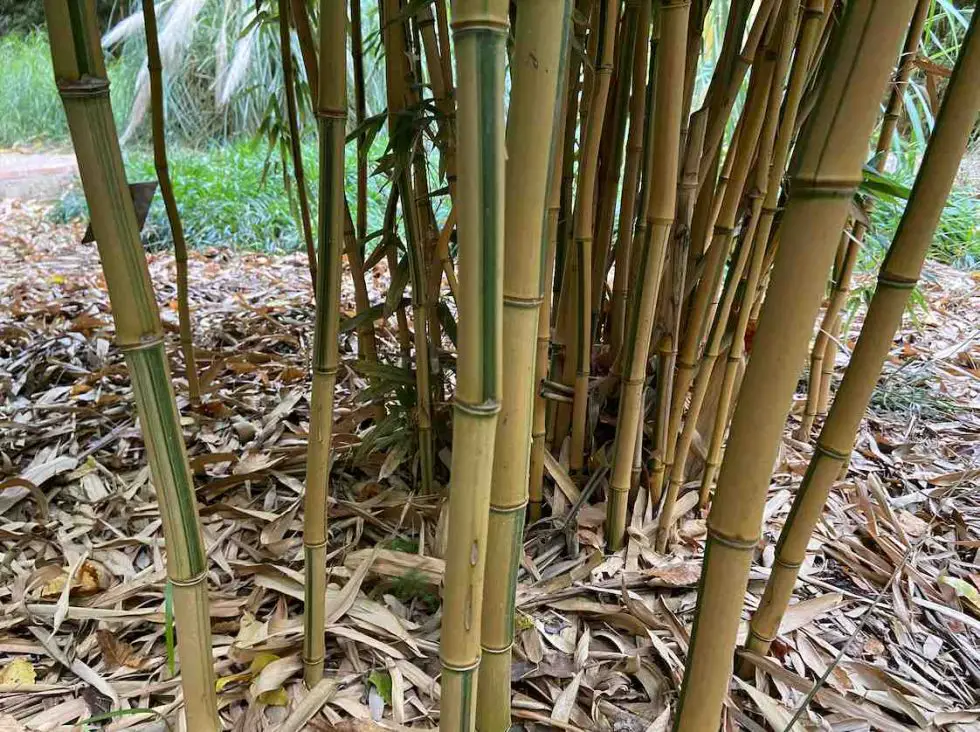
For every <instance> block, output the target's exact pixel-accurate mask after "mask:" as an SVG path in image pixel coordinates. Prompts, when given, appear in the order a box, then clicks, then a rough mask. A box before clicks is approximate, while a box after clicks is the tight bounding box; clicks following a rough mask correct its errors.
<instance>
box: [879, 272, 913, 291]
mask: <svg viewBox="0 0 980 732" xmlns="http://www.w3.org/2000/svg"><path fill="white" fill-rule="evenodd" d="M917 284H919V282H918V280H907V279H904V278H901V277H892V276H889V275H888V274H887V273H882V274H880V275H878V287H890V288H892V289H893V290H914V289H915V286H916V285H917Z"/></svg>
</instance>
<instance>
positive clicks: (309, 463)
mask: <svg viewBox="0 0 980 732" xmlns="http://www.w3.org/2000/svg"><path fill="white" fill-rule="evenodd" d="M319 25H320V88H319V90H318V94H317V118H318V120H319V138H320V193H319V198H318V206H319V209H318V217H317V220H318V232H317V233H318V236H317V239H318V248H319V252H318V260H319V266H318V268H317V283H316V286H317V298H316V322H315V330H314V334H313V385H312V387H311V397H310V438H309V446H308V447H307V454H306V496H305V499H304V518H303V551H304V556H305V560H306V582H305V598H304V615H303V619H304V624H303V630H304V637H303V677H304V680H305V681H306V685H307V686H308V687H309V688H311V689H312V688H313V687H314V686H315V685H316V684H317V683H319V682H320V680H321V679H322V678H323V660H324V655H325V644H324V626H325V617H324V612H325V606H326V596H327V595H326V593H327V574H326V572H327V567H326V560H327V538H328V537H327V499H328V496H329V480H330V438H331V432H332V429H333V394H334V386H335V385H336V381H337V361H338V354H337V338H338V330H339V324H340V278H341V271H342V267H341V251H342V247H343V243H344V224H345V220H346V215H345V211H344V207H345V198H344V136H345V133H346V125H347V60H346V47H345V33H346V27H347V14H346V8H345V6H344V0H320V24H319Z"/></svg>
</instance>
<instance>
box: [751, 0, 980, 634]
mask: <svg viewBox="0 0 980 732" xmlns="http://www.w3.org/2000/svg"><path fill="white" fill-rule="evenodd" d="M977 22H978V20H977V15H976V14H974V16H973V18H972V19H971V21H970V28H969V30H968V31H967V34H966V38H965V39H964V41H963V45H962V50H961V52H960V57H959V59H958V61H957V64H956V68H955V69H954V71H953V76H952V79H951V81H950V83H949V87H948V88H947V89H946V92H945V100H944V102H943V105H942V108H941V109H940V112H939V115H938V117H937V119H936V125H935V127H934V128H933V132H932V137H931V139H930V141H929V146H928V148H927V149H926V153H925V157H924V158H923V161H922V167H921V169H920V170H919V175H918V177H917V178H916V181H915V185H914V187H913V189H912V195H911V197H910V198H909V202H908V205H907V206H906V208H905V214H904V215H903V216H902V220H901V222H900V223H899V226H898V231H897V232H896V234H895V239H894V240H893V242H892V244H891V247H890V248H889V251H888V254H887V256H886V257H885V261H884V263H883V264H882V266H881V272H880V273H879V275H878V286H877V289H876V290H875V294H874V296H873V297H872V299H871V304H870V305H869V306H868V312H867V315H866V316H865V319H864V327H863V328H862V330H861V335H860V337H859V338H858V341H857V344H856V345H855V347H854V352H853V353H852V354H851V360H850V364H849V366H848V368H847V371H845V373H844V378H843V381H842V382H841V385H840V388H839V390H838V392H837V397H836V399H835V400H834V404H833V406H832V407H831V409H830V414H829V415H828V416H827V421H826V422H825V424H824V426H823V429H822V430H821V432H820V438H819V439H818V440H817V446H816V450H815V451H814V454H813V457H812V458H811V460H810V465H809V467H808V469H807V472H806V474H805V476H804V478H803V483H802V485H801V486H800V488H799V490H798V491H797V493H796V499H795V500H794V502H793V507H792V509H791V511H790V515H789V518H788V519H787V522H786V527H785V529H784V530H783V533H782V534H781V535H780V537H779V544H778V545H777V547H776V561H775V563H774V564H773V571H772V575H771V576H770V578H769V582H768V583H767V585H766V590H765V594H764V595H763V598H762V603H761V604H760V606H759V609H758V611H756V613H755V615H754V616H753V618H752V623H751V632H750V637H749V640H748V647H749V648H750V649H751V650H753V651H755V652H757V653H766V652H767V651H768V650H769V645H770V643H771V642H772V640H773V639H774V638H775V635H776V632H777V630H778V628H779V623H780V621H781V620H782V617H783V614H784V613H785V611H786V607H787V605H788V603H789V600H790V598H791V597H792V594H793V585H794V584H795V582H796V577H797V575H798V573H799V568H800V566H801V565H802V563H803V560H804V558H805V556H806V547H807V543H808V542H809V540H810V535H811V534H812V533H813V529H814V527H815V526H816V523H817V521H818V520H819V518H820V514H821V513H822V512H823V508H824V504H825V503H826V500H827V496H828V494H829V492H830V488H831V487H832V486H833V484H834V482H835V481H836V480H837V476H838V475H839V474H840V470H841V467H842V466H843V464H844V462H845V461H846V460H847V456H848V454H849V453H850V451H851V448H852V446H853V444H854V436H855V434H857V430H858V427H859V426H860V424H861V419H862V418H863V416H864V410H865V409H866V408H867V406H868V402H869V400H870V399H871V393H872V392H873V391H874V388H875V385H876V383H877V381H878V375H879V374H880V373H881V367H882V364H883V363H884V361H885V358H886V357H887V356H888V352H889V350H890V349H891V346H892V339H893V337H894V334H895V331H896V330H897V329H898V327H899V326H900V325H901V322H902V315H903V313H904V311H905V306H906V304H907V302H908V298H909V295H910V294H911V292H912V290H913V289H914V288H915V285H916V283H917V282H918V279H919V275H920V272H921V270H922V263H923V262H924V261H925V257H926V253H927V251H928V249H929V245H930V244H931V243H932V237H933V233H934V232H935V229H936V225H937V223H938V222H939V216H940V213H941V212H942V210H943V206H945V204H946V199H947V196H948V195H949V191H950V189H951V187H952V184H953V180H954V179H955V177H956V172H957V169H958V168H959V161H960V159H961V158H962V156H963V153H964V152H965V151H966V148H967V144H968V143H969V139H970V133H971V131H972V129H973V127H974V124H975V123H976V119H977V114H978V112H980V84H977V81H976V80H977V78H978V76H980V34H978V33H977V30H976V26H977Z"/></svg>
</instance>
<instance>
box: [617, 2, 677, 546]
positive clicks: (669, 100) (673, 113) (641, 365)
mask: <svg viewBox="0 0 980 732" xmlns="http://www.w3.org/2000/svg"><path fill="white" fill-rule="evenodd" d="M658 10H659V24H660V40H659V43H658V46H657V64H656V81H655V82H654V94H655V97H654V103H653V105H652V107H653V116H652V117H651V120H650V126H649V135H650V137H649V141H648V143H647V144H648V146H649V148H648V150H649V153H648V154H649V155H650V158H651V161H652V165H651V167H650V168H649V173H650V175H649V178H648V182H647V184H646V194H645V195H647V196H649V205H648V206H646V205H645V208H647V218H648V219H649V222H650V226H649V228H648V229H647V231H646V233H645V237H644V239H643V240H642V241H640V242H639V243H640V249H639V251H638V252H637V257H638V261H637V266H638V272H639V273H640V275H641V276H640V279H639V281H638V284H637V286H636V287H637V289H638V292H637V297H636V301H635V303H634V305H633V306H632V308H631V309H630V313H629V316H628V318H629V320H628V323H627V331H626V332H627V335H626V338H625V339H624V341H623V349H624V360H623V374H624V379H623V384H622V391H621V395H620V402H619V416H618V420H617V424H616V437H615V442H614V448H613V450H614V457H613V467H612V476H611V478H610V483H609V497H608V506H607V512H606V543H607V546H608V548H609V550H610V551H616V550H618V549H619V548H620V547H621V546H622V545H623V537H624V535H625V532H626V509H627V499H628V496H629V490H630V477H631V476H630V474H631V472H632V467H633V453H634V450H635V447H636V434H637V431H638V430H639V428H640V408H641V407H642V403H643V384H644V381H645V377H646V363H647V356H648V354H649V350H650V337H651V334H652V328H653V318H654V315H655V310H656V307H657V295H658V291H659V287H660V277H661V272H662V270H663V262H664V255H665V253H666V251H667V244H668V239H669V238H670V231H671V226H672V225H673V222H674V208H675V205H676V201H677V174H678V170H679V167H680V160H679V158H680V136H681V114H682V107H683V102H684V88H683V84H678V83H675V82H676V81H677V79H683V78H684V65H685V62H686V56H687V23H688V17H689V14H690V10H691V3H690V0H660V3H659V8H658Z"/></svg>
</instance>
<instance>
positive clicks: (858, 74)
mask: <svg viewBox="0 0 980 732" xmlns="http://www.w3.org/2000/svg"><path fill="white" fill-rule="evenodd" d="M911 13H912V0H852V1H851V2H850V3H848V5H847V9H846V10H845V16H844V19H843V22H842V26H841V29H840V31H839V32H838V33H837V34H836V35H835V43H834V46H833V47H832V48H831V49H830V50H829V51H828V53H829V54H830V57H829V60H830V63H828V64H827V65H826V69H827V74H828V75H827V78H826V79H824V81H823V83H822V84H821V85H820V91H819V99H818V101H817V104H816V105H815V107H814V112H813V115H812V117H811V118H810V120H809V121H808V123H807V127H806V128H805V130H804V132H803V135H802V137H801V139H800V142H799V145H798V149H797V152H796V157H795V160H794V163H793V169H792V178H791V180H792V182H791V183H790V190H791V196H790V199H789V203H788V204H787V207H786V212H785V216H784V218H783V223H782V230H781V234H780V236H781V241H782V244H781V245H780V249H779V254H778V255H777V257H776V262H775V266H774V270H773V273H772V277H771V281H770V285H769V293H768V295H767V297H766V300H765V303H764V304H763V306H762V313H761V315H760V319H759V329H758V331H757V332H756V334H755V337H754V343H753V351H752V358H751V359H750V361H749V366H748V368H747V369H746V372H745V379H744V381H743V384H742V389H741V392H740V394H739V399H738V403H737V405H736V408H735V416H734V417H733V419H732V429H731V437H730V438H729V445H728V449H727V451H726V453H725V460H724V462H723V463H722V467H721V473H720V475H719V479H718V487H717V489H716V491H715V498H714V505H713V507H712V510H711V513H710V514H709V516H708V543H707V547H706V549H705V557H704V567H703V569H702V575H701V584H700V588H699V592H698V608H697V613H696V615H695V622H694V628H693V632H692V635H691V644H690V649H689V657H688V658H689V660H688V664H687V667H686V669H685V674H684V683H683V686H682V689H681V697H680V705H679V709H678V714H677V719H676V721H675V729H676V730H678V732H695V731H696V732H702V731H703V730H709V729H711V730H713V729H717V727H718V724H719V719H720V716H721V708H722V702H723V700H724V697H725V694H726V692H727V689H728V681H729V677H730V675H731V670H732V653H733V651H734V647H735V638H736V635H737V633H738V624H739V620H740V617H741V609H742V601H743V598H744V595H745V588H746V585H747V583H748V575H749V567H750V565H751V563H752V556H753V553H754V550H755V548H756V545H757V544H758V541H759V532H760V526H761V523H762V513H763V509H764V507H765V500H766V493H767V490H768V487H769V478H770V475H771V472H772V466H773V462H774V461H775V457H776V452H777V451H778V448H779V443H780V440H781V439H782V433H783V426H784V424H785V421H786V416H787V414H788V413H789V408H790V403H791V401H792V398H793V391H794V389H795V387H796V381H797V377H798V376H799V370H800V365H801V364H802V362H803V359H804V357H805V354H806V348H807V341H808V340H809V335H810V331H811V329H812V327H813V319H814V316H815V314H816V311H817V309H818V308H819V306H820V299H821V295H822V291H823V284H824V273H825V272H827V271H828V270H829V269H830V264H831V261H832V260H833V257H834V253H835V251H836V248H837V237H838V235H839V233H840V231H841V228H842V227H843V225H844V221H845V219H846V218H847V213H848V207H849V206H850V202H851V198H852V197H853V195H854V191H855V189H856V188H857V185H858V183H859V182H860V180H861V165H862V161H863V158H864V155H865V150H866V145H867V139H868V136H869V135H870V133H871V130H872V127H873V126H874V121H875V117H876V116H877V106H878V99H879V98H880V95H881V93H882V92H883V90H884V87H885V83H886V81H887V79H888V74H889V71H890V66H891V59H892V58H894V56H893V54H894V53H895V51H896V50H897V47H898V44H899V43H900V42H901V37H902V33H903V31H904V30H905V28H906V27H907V25H908V21H909V18H910V16H911Z"/></svg>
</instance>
